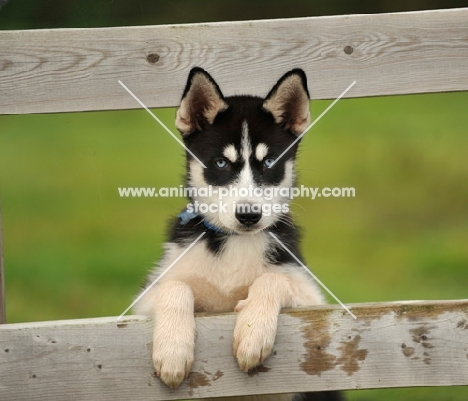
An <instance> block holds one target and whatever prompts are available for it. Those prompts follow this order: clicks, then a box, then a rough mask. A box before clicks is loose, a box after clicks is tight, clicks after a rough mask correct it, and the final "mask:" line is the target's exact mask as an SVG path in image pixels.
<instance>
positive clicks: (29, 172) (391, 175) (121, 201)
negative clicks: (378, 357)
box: [0, 93, 468, 401]
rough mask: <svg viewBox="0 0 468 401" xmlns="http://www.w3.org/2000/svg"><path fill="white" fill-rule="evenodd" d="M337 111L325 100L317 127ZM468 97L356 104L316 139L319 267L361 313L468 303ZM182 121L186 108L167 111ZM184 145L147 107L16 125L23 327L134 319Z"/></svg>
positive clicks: (10, 238) (6, 195)
mask: <svg viewBox="0 0 468 401" xmlns="http://www.w3.org/2000/svg"><path fill="white" fill-rule="evenodd" d="M329 103H330V102H327V101H316V102H312V106H311V107H312V111H313V115H314V116H315V117H316V116H318V115H319V113H320V112H321V111H322V110H324V109H325V108H326V107H327V106H328V104H329ZM467 106H468V93H451V94H432V95H417V96H404V97H401V96H400V97H386V98H369V99H355V100H342V101H340V102H338V104H337V105H336V106H335V107H334V108H333V109H332V110H331V111H330V112H329V113H328V114H327V116H326V117H324V118H323V119H322V120H321V121H320V122H319V123H318V124H317V125H316V126H315V127H314V128H313V129H312V131H311V132H309V133H308V134H307V135H306V137H305V139H304V140H303V143H302V147H301V151H300V155H299V162H298V172H299V184H304V185H307V186H311V187H312V186H313V187H324V186H328V187H342V186H343V187H355V188H356V197H355V198H352V199H333V198H326V199H325V198H320V199H317V200H314V201H312V200H308V199H298V200H295V201H294V203H293V206H292V209H293V213H294V215H295V218H296V221H297V223H298V224H299V225H300V226H301V227H302V228H303V246H302V249H303V252H304V255H305V257H306V260H307V262H308V264H309V265H310V266H311V268H312V269H313V270H314V272H315V274H317V275H318V276H319V277H320V278H321V279H322V280H323V281H324V282H325V283H326V284H327V285H328V286H329V288H330V289H332V291H333V292H334V293H335V294H336V295H337V296H338V297H339V298H340V299H341V300H342V301H343V302H346V303H352V302H378V301H396V300H408V299H426V300H429V299H457V298H468V297H467V283H468V180H467V179H468V162H467V156H468V152H467V151H468V135H467V127H468V113H466V110H467ZM156 113H157V115H158V116H159V117H160V118H161V119H162V120H163V121H164V122H165V123H166V124H167V125H168V126H170V127H173V118H174V110H173V109H164V110H156ZM183 166H184V160H183V151H182V149H181V148H180V147H179V145H177V143H176V142H175V141H174V140H173V139H172V138H171V137H170V136H169V135H168V134H167V133H165V132H164V131H163V130H162V129H161V128H160V127H159V126H157V125H156V123H155V122H154V120H152V119H151V118H150V117H149V116H148V115H147V114H146V112H145V111H142V110H135V111H122V112H99V113H76V114H58V115H29V116H0V197H1V204H2V215H3V226H4V227H3V231H4V247H5V267H6V306H7V317H8V321H9V322H10V323H13V322H25V321H39V320H52V319H71V318H82V317H94V316H107V315H118V314H120V313H121V312H122V311H123V310H124V309H125V308H126V307H127V306H128V305H129V304H130V302H131V300H132V297H133V296H134V295H135V294H136V293H137V291H138V289H139V286H140V284H141V283H142V282H143V280H144V278H145V275H146V273H147V271H148V270H149V269H150V267H151V266H152V264H153V262H154V261H156V260H157V259H158V257H159V256H160V254H161V249H162V248H161V245H162V243H163V241H164V238H165V228H166V222H167V220H168V218H169V217H170V216H173V215H174V214H176V213H177V212H178V211H179V209H180V208H181V207H183V205H184V204H185V200H184V199H163V198H157V199H154V198H153V199H150V198H138V199H137V198H120V197H119V195H118V191H117V188H118V187H125V186H132V187H140V186H148V187H161V186H177V185H179V184H180V183H182V173H183V169H184V167H183ZM348 397H349V399H351V400H358V399H359V400H367V399H369V400H371V399H379V400H399V399H402V400H403V399H407V400H463V401H466V400H467V399H468V390H467V388H466V387H465V388H450V389H448V388H437V389H430V388H423V389H398V390H379V391H361V392H349V393H348Z"/></svg>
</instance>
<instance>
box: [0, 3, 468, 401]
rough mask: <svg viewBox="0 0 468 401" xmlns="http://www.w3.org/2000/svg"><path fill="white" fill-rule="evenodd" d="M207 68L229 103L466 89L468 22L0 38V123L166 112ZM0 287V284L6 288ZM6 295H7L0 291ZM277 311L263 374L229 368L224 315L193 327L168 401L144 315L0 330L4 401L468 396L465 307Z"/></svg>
mask: <svg viewBox="0 0 468 401" xmlns="http://www.w3.org/2000/svg"><path fill="white" fill-rule="evenodd" d="M193 66H202V67H204V68H205V69H207V70H208V71H209V72H211V73H212V74H213V76H214V77H215V79H216V80H217V81H218V83H219V84H220V86H221V87H222V88H223V91H224V92H225V94H227V95H231V94H236V93H237V94H239V93H249V94H258V95H265V94H266V93H265V91H266V90H267V89H268V88H269V87H270V86H271V82H272V80H273V82H274V80H275V79H276V78H278V77H280V76H281V75H282V74H283V73H284V72H285V71H288V70H289V69H291V68H294V67H300V68H303V69H304V70H305V71H306V73H307V75H308V78H309V88H310V90H311V96H312V98H313V99H331V98H335V97H337V96H338V95H339V94H340V93H341V92H342V91H343V90H344V89H345V88H346V87H347V86H348V85H349V84H350V83H351V82H352V81H356V82H357V83H356V85H355V86H354V87H353V88H352V90H351V91H349V92H348V93H347V95H346V96H347V97H364V96H383V95H396V94H410V93H430V92H441V91H465V90H468V9H455V10H443V11H427V12H414V13H397V14H380V15H351V16H338V17H320V18H300V19H289V20H271V21H246V22H226V23H210V24H192V25H176V26H147V27H126V28H125V27H124V28H103V29H58V30H38V31H37V30H36V31H0V113H1V114H25V113H56V112H70V111H89V110H119V109H131V108H138V107H140V106H139V105H138V103H136V102H135V100H134V99H133V98H132V97H130V96H129V95H128V93H127V92H125V91H124V90H123V88H122V87H121V86H120V85H119V84H118V80H121V81H122V82H124V83H125V84H126V85H127V86H128V87H130V88H131V89H132V90H133V91H134V93H135V94H137V96H138V97H139V98H140V99H141V100H142V101H143V102H144V103H145V104H146V105H147V106H148V107H167V106H176V105H177V104H178V102H179V100H180V95H181V90H182V88H183V86H184V84H185V80H186V78H187V74H188V71H189V70H190V68H191V67H193ZM1 275H2V273H1V271H0V276H1ZM0 293H1V292H0ZM351 308H352V311H353V312H354V313H355V314H356V315H357V317H358V319H357V320H354V319H352V318H351V317H350V316H349V315H348V314H346V313H345V312H344V311H343V310H342V309H340V308H339V307H335V306H326V307H317V308H313V309H309V310H294V311H285V312H284V313H282V315H281V317H280V320H279V329H278V336H277V342H276V346H275V350H274V353H273V355H272V356H271V357H270V358H269V359H268V360H267V361H266V363H265V366H263V367H261V368H259V369H257V370H255V371H252V372H251V373H249V374H245V373H242V372H240V371H239V369H238V367H237V365H236V362H235V360H234V358H233V356H232V350H231V336H232V330H233V327H234V316H233V315H232V314H223V315H216V316H213V315H212V316H205V315H200V316H198V317H197V331H198V338H197V346H196V361H195V365H194V368H193V371H192V373H191V375H190V377H189V379H188V380H186V381H185V382H184V384H183V385H182V386H181V387H180V388H179V389H177V390H169V389H168V388H166V387H165V386H164V385H162V384H161V383H160V382H159V380H157V379H156V378H155V377H154V375H153V369H152V367H151V357H150V349H151V324H150V322H148V321H147V320H145V319H143V318H141V317H129V318H127V319H126V320H125V321H122V322H119V323H118V324H117V321H116V318H101V319H87V320H73V321H65V322H43V323H26V324H10V325H8V324H7V325H1V326H0V399H2V400H3V399H5V400H12V401H14V400H31V401H34V400H44V399H47V400H62V399H83V400H84V399H86V400H87V399H100V400H113V401H115V400H128V399H132V400H149V399H151V400H172V399H188V398H208V397H221V396H228V395H249V394H273V393H285V392H295V391H316V390H330V389H364V388H381V387H405V386H454V385H467V384H468V300H465V301H463V300H460V301H438V302H401V303H391V304H369V305H352V306H351Z"/></svg>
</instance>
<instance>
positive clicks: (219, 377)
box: [213, 370, 224, 382]
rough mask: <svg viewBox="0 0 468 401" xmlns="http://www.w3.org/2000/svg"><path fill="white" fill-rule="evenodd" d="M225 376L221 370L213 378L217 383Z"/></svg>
mask: <svg viewBox="0 0 468 401" xmlns="http://www.w3.org/2000/svg"><path fill="white" fill-rule="evenodd" d="M223 376H224V373H223V372H221V371H220V370H217V371H216V373H215V374H214V376H213V381H214V382H215V381H216V380H218V379H221V377H223Z"/></svg>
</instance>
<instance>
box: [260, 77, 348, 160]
mask: <svg viewBox="0 0 468 401" xmlns="http://www.w3.org/2000/svg"><path fill="white" fill-rule="evenodd" d="M355 83H356V81H353V83H352V84H351V85H349V86H348V87H347V88H346V89H345V90H344V92H343V93H342V94H341V95H340V96H338V97H337V98H336V99H335V100H334V101H333V103H332V104H331V105H330V106H328V107H327V108H326V109H325V111H324V112H323V113H322V114H320V115H319V116H318V117H317V118H316V119H315V120H314V121H313V122H312V124H310V125H309V126H308V127H307V128H306V129H305V131H304V132H303V133H302V134H301V135H299V136H298V137H297V138H296V139H295V140H294V142H293V143H292V144H291V145H289V146H288V147H287V148H286V150H285V151H284V152H283V153H281V154H280V155H279V156H278V157H277V158H276V160H275V161H274V162H273V163H272V164H270V166H269V167H268V168H272V167H273V166H274V165H275V164H276V162H277V161H278V160H279V159H281V158H282V157H283V156H284V155H285V154H286V152H287V151H288V150H289V149H291V148H292V147H293V146H294V145H295V144H296V143H297V142H299V141H300V140H301V138H302V137H303V136H304V135H305V134H307V131H309V130H310V129H311V128H312V127H313V126H314V125H315V124H316V123H317V122H318V121H319V120H320V119H321V118H322V117H323V116H324V115H325V114H326V113H327V111H328V110H330V109H331V108H332V107H333V106H334V105H335V103H336V102H338V100H340V99H341V98H342V97H343V96H344V95H346V92H348V91H349V90H350V89H351V88H352V87H353V86H354V84H355Z"/></svg>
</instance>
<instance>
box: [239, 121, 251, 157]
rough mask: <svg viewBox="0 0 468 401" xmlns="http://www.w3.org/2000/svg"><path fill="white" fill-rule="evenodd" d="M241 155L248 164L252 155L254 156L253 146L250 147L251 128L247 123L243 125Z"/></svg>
mask: <svg viewBox="0 0 468 401" xmlns="http://www.w3.org/2000/svg"><path fill="white" fill-rule="evenodd" d="M241 154H242V159H244V161H245V162H246V163H247V162H248V161H249V159H250V155H251V154H252V146H251V145H250V138H249V126H248V125H247V121H244V122H243V123H242V140H241Z"/></svg>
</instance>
